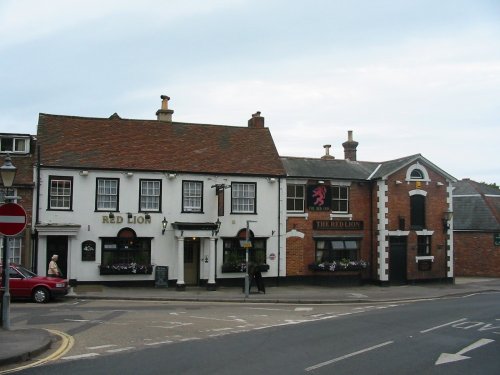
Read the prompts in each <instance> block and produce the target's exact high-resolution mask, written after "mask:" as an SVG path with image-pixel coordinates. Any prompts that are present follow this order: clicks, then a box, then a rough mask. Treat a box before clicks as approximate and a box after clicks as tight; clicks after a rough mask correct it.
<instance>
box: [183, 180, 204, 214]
mask: <svg viewBox="0 0 500 375" xmlns="http://www.w3.org/2000/svg"><path fill="white" fill-rule="evenodd" d="M182 212H203V182H201V181H182Z"/></svg>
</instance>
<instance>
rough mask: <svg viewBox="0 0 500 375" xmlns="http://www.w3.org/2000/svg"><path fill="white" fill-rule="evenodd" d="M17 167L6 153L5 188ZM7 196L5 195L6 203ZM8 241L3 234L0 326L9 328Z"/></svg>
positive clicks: (2, 175)
mask: <svg viewBox="0 0 500 375" xmlns="http://www.w3.org/2000/svg"><path fill="white" fill-rule="evenodd" d="M16 172H17V168H16V167H15V166H14V165H13V164H12V160H11V158H10V155H8V154H7V156H6V157H5V161H4V163H3V165H2V166H1V167H0V176H1V177H2V182H3V186H4V188H5V189H8V188H10V187H12V183H13V182H14V177H15V176H16ZM7 200H8V198H7V197H5V202H6V203H7ZM9 259H10V256H9V243H8V241H7V236H6V235H5V234H4V235H3V259H2V273H3V274H2V284H3V287H4V292H3V296H2V327H3V328H4V329H6V330H10V291H9V276H10V275H9V269H10V262H9Z"/></svg>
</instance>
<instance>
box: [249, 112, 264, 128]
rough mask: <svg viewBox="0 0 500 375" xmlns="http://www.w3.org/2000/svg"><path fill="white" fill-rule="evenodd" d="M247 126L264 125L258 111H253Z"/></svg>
mask: <svg viewBox="0 0 500 375" xmlns="http://www.w3.org/2000/svg"><path fill="white" fill-rule="evenodd" d="M248 127H249V128H263V127H264V117H262V116H261V115H260V111H257V112H255V113H254V114H253V115H252V118H251V119H250V120H248Z"/></svg>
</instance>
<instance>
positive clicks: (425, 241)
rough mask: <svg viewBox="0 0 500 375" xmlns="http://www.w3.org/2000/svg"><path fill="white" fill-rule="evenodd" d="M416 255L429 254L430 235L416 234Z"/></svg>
mask: <svg viewBox="0 0 500 375" xmlns="http://www.w3.org/2000/svg"><path fill="white" fill-rule="evenodd" d="M417 255H418V256H426V255H431V236H418V238H417Z"/></svg>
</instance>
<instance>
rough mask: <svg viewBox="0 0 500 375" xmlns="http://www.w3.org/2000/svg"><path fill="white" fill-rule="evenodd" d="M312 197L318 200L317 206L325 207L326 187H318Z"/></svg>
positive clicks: (315, 203)
mask: <svg viewBox="0 0 500 375" xmlns="http://www.w3.org/2000/svg"><path fill="white" fill-rule="evenodd" d="M312 196H313V198H315V199H316V200H315V201H314V205H315V206H323V205H324V204H325V197H326V187H325V186H317V187H316V188H315V189H314V190H313V194H312Z"/></svg>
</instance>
